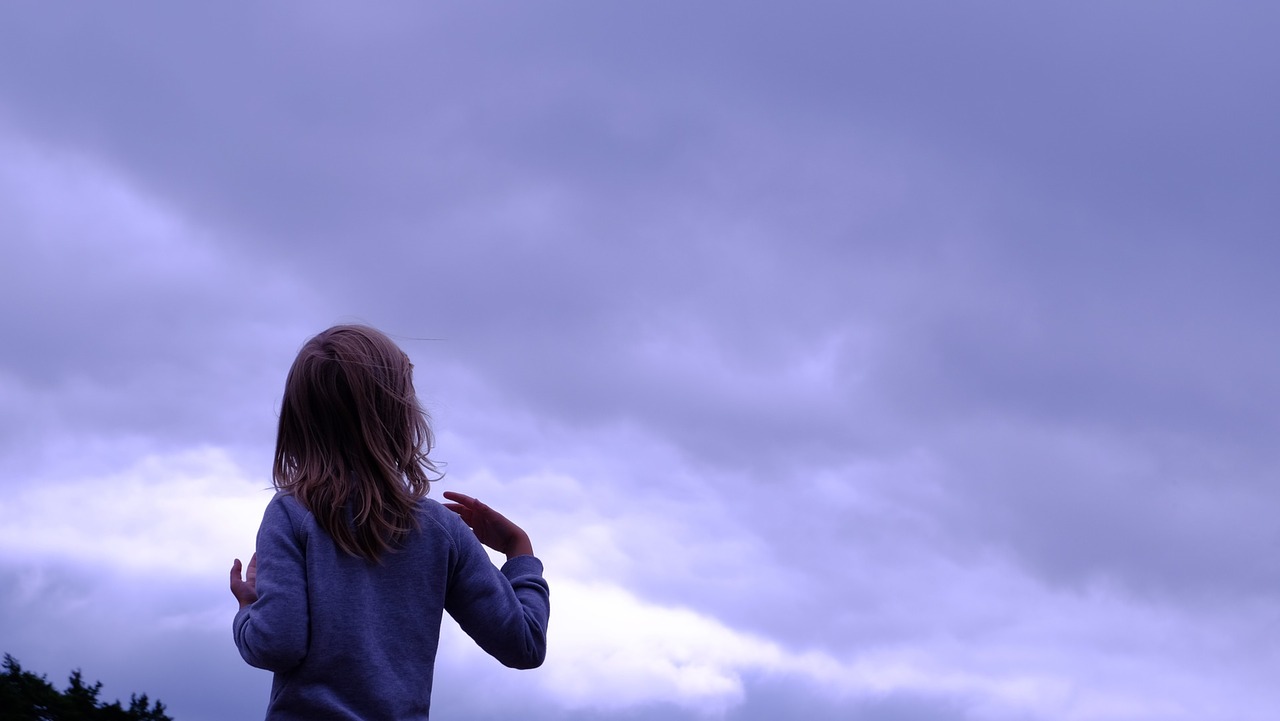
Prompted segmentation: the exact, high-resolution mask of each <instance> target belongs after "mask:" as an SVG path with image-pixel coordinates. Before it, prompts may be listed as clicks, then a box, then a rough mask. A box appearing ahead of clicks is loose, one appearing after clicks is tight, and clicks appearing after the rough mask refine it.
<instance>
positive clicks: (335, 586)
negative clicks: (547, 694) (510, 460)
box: [231, 326, 550, 721]
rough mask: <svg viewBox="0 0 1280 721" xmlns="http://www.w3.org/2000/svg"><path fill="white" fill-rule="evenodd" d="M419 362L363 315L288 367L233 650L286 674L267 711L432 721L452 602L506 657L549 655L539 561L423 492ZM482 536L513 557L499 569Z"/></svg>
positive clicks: (522, 543)
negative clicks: (269, 483)
mask: <svg viewBox="0 0 1280 721" xmlns="http://www.w3.org/2000/svg"><path fill="white" fill-rule="evenodd" d="M412 372H413V365H412V364H411V363H410V362H409V358H408V356H406V355H405V354H404V352H402V351H401V350H400V349H399V348H398V347H396V345H395V343H393V342H392V341H391V339H389V338H387V337H386V336H385V335H383V334H382V333H380V332H378V331H376V330H374V329H372V328H367V327H364V326H336V327H334V328H330V329H329V330H326V331H324V332H323V333H321V334H320V335H318V336H316V337H315V338H312V339H311V340H310V341H308V342H307V344H306V345H304V346H303V347H302V350H301V351H299V353H298V357H297V359H296V360H295V361H294V362H293V367H292V368H291V369H290V370H289V377H288V379H287V380H286V381H285V390H284V400H283V402H282V404H281V408H280V427H279V433H278V435H277V437H276V455H275V467H274V473H273V477H274V483H275V487H276V489H277V493H276V495H275V497H274V498H272V499H271V502H270V504H269V505H268V506H267V510H266V513H265V515H264V516H263V518H262V526H261V528H259V530H258V541H257V551H256V553H254V556H253V558H252V559H250V561H249V565H248V568H247V569H245V577H244V578H243V579H242V578H241V575H240V574H241V566H240V559H236V560H235V562H234V563H233V564H232V566H231V592H232V594H234V595H235V597H236V599H237V600H238V601H239V602H240V611H239V612H238V613H237V614H236V616H235V621H234V623H233V625H232V628H233V630H234V633H235V641H236V646H237V647H238V648H239V649H240V655H241V656H242V657H243V658H244V660H245V661H247V662H248V663H250V664H251V665H253V666H257V667H258V668H263V669H267V670H269V671H272V672H274V673H275V677H274V680H273V682H272V686H271V699H270V702H269V704H268V706H267V719H268V720H269V721H287V720H291V719H297V720H299V721H303V720H305V721H314V719H352V720H353V721H354V720H356V719H359V720H360V721H374V720H377V719H385V720H386V721H404V720H405V719H426V718H427V717H428V713H429V710H430V702H431V680H432V672H433V668H434V666H435V657H436V647H437V645H438V643H439V640H440V623H441V616H442V613H443V612H444V611H448V612H449V614H450V615H451V616H453V618H454V619H455V620H456V621H457V622H458V624H459V625H460V626H461V627H462V629H463V630H464V631H466V633H467V634H468V635H469V636H471V638H472V639H474V640H475V641H476V643H478V644H479V645H480V647H481V648H483V649H484V650H485V651H487V652H488V653H489V654H491V655H492V656H494V657H495V658H497V659H498V660H499V661H501V662H502V663H503V664H505V665H507V666H510V667H513V668H535V667H537V666H539V665H541V664H542V660H543V658H544V656H545V654H546V630H547V617H548V614H549V611H550V606H549V601H548V588H547V583H546V581H545V580H543V578H542V562H541V561H539V560H538V559H537V558H535V557H534V556H533V546H532V545H531V544H530V542H529V536H528V535H527V534H525V532H524V531H523V530H521V529H520V527H519V526H517V525H516V524H514V523H512V522H511V521H509V520H507V519H506V518H505V517H503V516H502V514H500V513H498V512H497V511H494V510H493V509H491V508H489V507H488V506H486V505H484V504H483V503H481V502H479V501H478V500H476V499H474V498H471V497H468V496H464V495H462V494H461V493H452V492H446V493H445V494H444V495H445V498H447V499H449V500H451V501H453V503H447V504H443V505H441V504H439V503H436V502H435V501H432V500H430V499H428V498H426V495H427V489H428V482H429V480H430V479H429V478H428V474H429V473H433V472H435V470H436V469H435V466H434V465H433V464H432V462H431V461H430V460H428V459H427V453H428V452H429V451H430V450H431V446H432V442H433V438H432V435H431V428H430V427H429V426H428V425H427V418H426V415H425V414H424V413H423V411H422V408H421V407H420V406H419V405H418V400H417V396H416V395H415V392H414V389H413V378H412ZM481 543H483V544H485V545H487V546H490V547H491V548H493V549H494V550H496V551H498V552H500V553H504V554H506V556H507V562H506V563H505V564H504V565H503V566H502V569H501V571H499V570H498V569H497V568H495V567H494V565H493V564H492V563H490V561H489V557H488V556H487V555H486V553H485V551H484V549H483V548H481V545H480V544H481Z"/></svg>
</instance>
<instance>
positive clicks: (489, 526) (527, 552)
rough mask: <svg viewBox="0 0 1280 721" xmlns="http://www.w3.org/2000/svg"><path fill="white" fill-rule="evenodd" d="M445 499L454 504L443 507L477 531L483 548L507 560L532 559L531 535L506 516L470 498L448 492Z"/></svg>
mask: <svg viewBox="0 0 1280 721" xmlns="http://www.w3.org/2000/svg"><path fill="white" fill-rule="evenodd" d="M444 497H445V498H448V499H449V500H451V501H453V503H446V504H444V506H445V508H448V509H449V510H451V511H453V512H454V513H456V514H458V515H459V516H461V517H462V522H463V523H465V524H467V525H468V526H470V527H471V530H472V531H475V534H476V538H478V539H480V542H481V543H483V544H484V545H486V546H488V547H489V548H492V549H493V550H495V551H497V552H498V553H504V554H506V556H507V558H515V557H516V556H532V555H533V543H532V542H530V541H529V534H527V533H525V532H524V529H522V528H520V527H519V526H517V525H516V524H514V523H512V522H511V521H510V520H508V519H507V517H506V516H504V515H502V514H501V513H498V512H497V511H495V510H493V509H492V508H490V507H488V506H486V505H485V504H483V503H481V502H480V501H477V500H476V499H474V498H472V497H471V496H467V495H464V494H461V493H455V492H454V491H445V492H444Z"/></svg>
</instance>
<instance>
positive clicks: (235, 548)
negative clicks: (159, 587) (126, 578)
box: [0, 448, 271, 579]
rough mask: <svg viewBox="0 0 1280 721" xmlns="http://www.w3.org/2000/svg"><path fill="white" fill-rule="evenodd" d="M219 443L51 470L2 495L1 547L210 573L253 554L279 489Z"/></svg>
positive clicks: (103, 563) (27, 554)
mask: <svg viewBox="0 0 1280 721" xmlns="http://www.w3.org/2000/svg"><path fill="white" fill-rule="evenodd" d="M264 478H266V476H264V475H261V474H250V473H247V472H245V471H244V470H243V469H242V468H241V467H240V466H239V465H237V463H236V462H235V461H234V460H233V459H232V458H231V457H230V455H229V454H227V453H226V452H225V451H222V450H220V449H217V448H195V449H189V450H185V451H178V452H173V453H167V454H155V455H147V456H144V457H141V458H139V459H137V460H136V461H134V462H132V463H130V464H129V465H127V466H125V467H122V468H119V469H114V470H107V471H106V472H104V473H101V474H83V473H81V474H78V475H73V476H70V477H58V476H56V475H52V474H51V475H49V476H46V477H43V478H39V479H34V480H31V481H27V482H24V483H23V484H21V485H17V486H15V487H14V488H12V489H10V490H9V492H7V493H5V494H4V495H3V496H0V515H2V516H3V517H4V518H6V519H11V520H7V521H6V523H5V524H4V525H3V526H0V554H3V555H4V556H7V557H9V558H10V559H13V560H21V561H23V562H30V561H32V560H33V559H45V560H49V561H64V562H65V561H70V562H73V563H76V564H81V565H86V566H100V567H106V568H109V569H115V570H117V571H122V572H128V573H143V572H145V573H147V574H164V575H166V576H169V577H184V578H191V579H193V578H207V577H209V576H210V574H214V575H216V574H218V573H219V572H222V573H225V572H226V571H227V569H229V568H230V567H231V559H232V557H233V556H239V557H241V558H247V557H248V555H249V554H251V553H252V552H253V546H254V538H255V536H256V534H257V528H258V522H259V521H260V520H261V517H262V511H263V509H264V508H265V507H266V504H267V501H268V500H270V497H271V494H270V493H268V492H264V488H269V486H270V482H269V480H267V481H264V480H262V479H264Z"/></svg>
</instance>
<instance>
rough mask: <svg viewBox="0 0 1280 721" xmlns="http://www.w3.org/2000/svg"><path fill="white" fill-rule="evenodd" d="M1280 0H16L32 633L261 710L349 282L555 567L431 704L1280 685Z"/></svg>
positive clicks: (1, 379)
mask: <svg viewBox="0 0 1280 721" xmlns="http://www.w3.org/2000/svg"><path fill="white" fill-rule="evenodd" d="M1278 25H1280V11H1278V10H1276V9H1274V8H1273V7H1272V6H1271V4H1269V3H1248V2H1239V3H1236V2H1212V3H1210V2H1191V1H1189V0H1188V1H1185V2H1184V1H1180V0H1163V1H1159V2H1157V1H1155V0H1150V1H1146V0H1113V1H1108V2H1102V1H1100V0H1099V1H1097V2H1093V1H1087V2H1052V1H1051V2H1021V1H1020V2H1013V1H1009V2H1001V1H993V2H953V1H947V0H918V1H917V0H910V1H908V2H894V3H889V2H883V3H859V2H792V3H769V4H764V3H744V2H721V1H719V0H707V1H706V2H698V3H689V2H666V1H664V0H655V1H652V2H644V3H599V2H557V1H550V2H540V3H521V4H502V5H499V4H494V3H487V2H473V3H447V2H444V3H432V4H427V3H412V4H409V3H406V4H395V3H384V4H381V5H379V6H378V7H377V8H374V9H370V8H368V7H360V8H356V7H355V6H354V5H353V4H348V3H337V2H321V3H287V2H286V3H272V4H269V5H262V4H256V3H203V4H192V3H187V4H174V3H159V2H156V3H144V2H130V3H110V4H102V3H91V4H77V5H64V6H52V5H49V4H47V3H10V4H5V5H3V6H0V239H2V240H0V243H2V245H0V301H2V302H3V307H4V311H3V313H2V314H0V337H2V338H3V340H2V341H0V491H2V493H0V651H3V652H7V653H11V654H13V655H14V656H15V657H17V658H18V660H19V661H20V662H21V663H22V664H23V665H24V666H25V667H27V668H29V669H32V670H36V671H38V672H40V673H44V674H47V675H48V676H49V677H50V680H53V681H57V682H59V683H61V682H62V681H63V680H64V679H65V678H66V675H67V674H68V673H69V671H70V670H71V669H72V668H81V669H83V671H84V673H85V676H86V677H87V678H90V679H100V680H102V681H103V682H104V684H105V687H104V696H105V697H107V698H117V697H123V698H125V699H127V698H128V696H129V694H130V693H133V692H146V693H148V694H149V695H151V696H152V697H153V698H155V697H159V698H160V699H162V700H163V701H164V702H166V703H167V704H168V706H169V709H170V712H171V714H172V715H173V716H174V717H175V718H176V719H178V721H225V720H227V719H252V718H258V717H260V716H261V714H262V712H263V709H264V708H265V705H266V700H267V692H268V688H269V684H270V677H269V674H267V673H265V672H261V671H258V670H256V669H252V668H249V667H247V666H246V665H244V663H243V662H242V661H241V660H240V658H239V655H238V654H237V652H236V649H235V647H234V645H233V643H232V638H231V628H230V626H231V617H232V615H233V613H234V611H235V609H236V605H235V601H234V599H233V598H232V597H231V594H230V593H229V591H228V590H227V588H226V578H227V568H228V567H229V565H230V562H231V559H232V558H233V557H235V556H239V557H242V558H246V557H247V556H248V555H249V554H250V553H251V552H252V550H253V540H254V533H255V531H256V528H257V525H258V521H259V520H260V517H261V512H262V509H263V508H264V507H265V505H266V503H267V501H268V499H269V498H270V495H271V491H270V461H271V452H272V449H273V444H274V424H275V419H276V415H275V414H276V410H277V408H278V402H279V397H280V393H281V391H282V388H283V380H284V376H285V373H286V371H287V369H288V366H289V363H290V362H291V361H292V358H293V355H294V354H295V353H296V351H297V349H298V348H299V346H300V345H301V344H302V343H303V342H304V341H305V340H306V339H307V338H308V337H309V336H310V335H312V334H314V333H316V332H318V331H320V330H322V329H323V328H325V327H327V326H329V325H332V324H334V323H338V322H350V321H357V322H364V323H369V324H372V325H375V326H377V327H379V328H382V329H384V330H385V331H387V332H388V333H389V334H391V335H392V336H393V337H394V338H396V339H397V340H398V341H399V342H400V344H401V345H402V347H403V348H404V349H405V350H406V351H407V352H408V353H409V354H410V355H411V356H412V358H413V360H414V363H415V365H416V367H417V385H418V389H419V393H420V395H421V397H422V399H423V401H424V403H425V404H426V405H427V407H428V408H429V409H430V413H431V415H432V418H433V422H434V426H435V429H436V431H437V434H438V440H439V444H438V447H437V449H436V451H435V452H434V453H433V456H434V457H436V458H437V459H439V460H440V461H443V462H445V463H447V464H448V465H447V473H448V475H447V477H446V479H445V480H444V481H442V482H441V483H440V484H438V485H437V486H436V487H435V488H434V489H433V491H432V494H433V496H436V497H438V494H439V492H440V491H442V490H445V489H455V490H459V491H462V492H466V493H470V494H473V495H476V496H479V497H480V498H482V499H484V500H486V501H487V502H489V503H491V504H492V505H494V506H496V507H498V508H500V509H502V510H503V511H505V512H506V513H507V514H508V515H510V516H511V517H512V518H513V519H515V520H517V521H518V522H520V523H522V524H523V525H524V526H525V527H526V528H527V529H528V530H529V532H530V534H531V536H532V537H533V541H534V547H535V549H536V550H537V552H538V555H539V556H541V557H542V558H543V559H544V561H545V563H546V567H547V576H548V579H549V581H550V583H551V587H552V601H553V603H552V620H551V629H550V650H549V653H548V657H547V662H546V665H545V666H544V667H543V668H541V669H539V670H536V671H528V672H517V671H510V670H507V669H504V668H502V667H500V666H499V665H498V664H497V663H496V662H493V661H492V660H490V659H488V658H487V657H485V656H484V655H483V654H482V653H481V652H480V651H478V650H476V649H475V648H474V647H472V646H471V645H470V642H469V641H468V640H467V639H466V638H465V637H463V636H462V635H461V633H460V632H459V631H457V629H456V627H450V630H449V632H448V635H447V636H446V638H445V640H444V642H443V644H442V649H441V655H440V661H439V667H438V670H437V680H436V691H435V696H434V707H435V711H436V716H437V717H439V718H442V719H448V718H452V719H481V718H498V717H505V718H524V719H532V720H534V721H537V720H544V719H545V720H548V721H549V720H551V719H571V720H578V721H585V720H587V719H604V720H606V721H623V720H626V721H656V720H658V719H663V720H667V719H674V720H676V721H685V720H688V721H696V720H701V719H729V720H733V721H763V720H765V719H778V718H799V717H801V716H803V717H805V718H811V719H816V720H818V721H834V720H836V719H840V720H846V719H862V720H867V721H890V720H893V721H908V720H926V719H927V720H929V721H951V720H960V719H964V720H975V721H976V720H993V721H994V720H1006V719H1008V720H1013V719H1017V720H1027V721H1040V720H1045V721H1048V720H1053V721H1057V720H1068V721H1071V720H1080V721H1085V720H1088V721H1110V720H1114V721H1156V720H1159V721H1166V720H1170V721H1172V720H1181V719H1188V720H1190V719H1195V720H1196V721H1253V720H1262V719H1267V720H1268V721H1270V719H1274V717H1275V716H1274V714H1275V710H1276V709H1277V708H1278V707H1280V683H1277V681H1276V679H1277V677H1278V676H1280V526H1278V524H1277V520H1276V519H1277V518H1280V514H1278V509H1280V481H1278V479H1280V475H1278V474H1280V444H1277V443H1276V442H1275V440H1274V439H1275V438H1276V436H1277V433H1278V432H1280V372H1278V369H1280V325H1278V324H1277V323H1276V322H1275V320H1274V317H1273V316H1272V315H1271V314H1272V313H1273V312H1275V309H1276V308H1277V306H1280V287H1278V286H1277V284H1276V283H1275V282H1274V280H1273V279H1274V277H1275V276H1276V274H1277V272H1278V271H1280V246H1278V245H1277V243H1276V241H1277V238H1278V237H1280V235H1278V231H1280V203H1277V202H1276V198H1277V196H1278V195H1280V131H1278V130H1277V128H1280V95H1277V93H1276V92H1275V89H1276V83H1277V79H1278V77H1280V50H1277V49H1276V45H1275V42H1274V39H1275V37H1276V34H1277V32H1278V31H1280V27H1278ZM405 602H406V603H413V599H411V598H406V599H405ZM517 714H518V715H517Z"/></svg>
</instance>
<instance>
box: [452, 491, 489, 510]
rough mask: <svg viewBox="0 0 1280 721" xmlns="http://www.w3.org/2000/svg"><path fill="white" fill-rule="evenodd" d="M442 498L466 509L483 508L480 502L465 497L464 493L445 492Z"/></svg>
mask: <svg viewBox="0 0 1280 721" xmlns="http://www.w3.org/2000/svg"><path fill="white" fill-rule="evenodd" d="M444 497H445V498H448V499H449V500H451V501H457V502H458V504H459V505H461V506H464V507H466V508H483V507H484V504H483V503H481V502H480V501H477V500H476V499H474V498H472V497H471V496H468V495H466V494H465V493H458V492H457V491H445V492H444Z"/></svg>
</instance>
